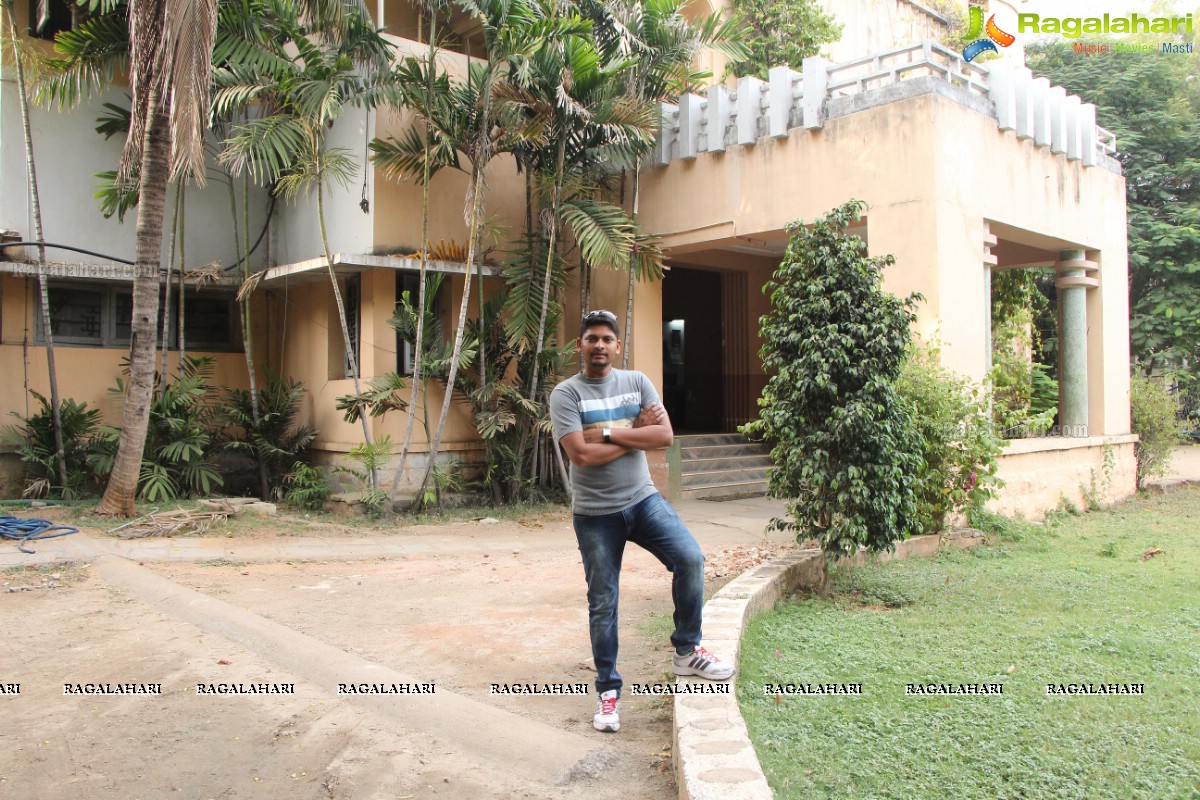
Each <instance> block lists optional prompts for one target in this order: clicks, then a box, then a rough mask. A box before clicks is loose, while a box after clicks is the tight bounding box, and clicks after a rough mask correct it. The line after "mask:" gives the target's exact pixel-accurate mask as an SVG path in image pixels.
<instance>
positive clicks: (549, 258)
mask: <svg viewBox="0 0 1200 800" xmlns="http://www.w3.org/2000/svg"><path fill="white" fill-rule="evenodd" d="M566 157H567V138H566V136H560V137H559V139H558V154H557V155H556V156H555V163H554V189H553V190H552V191H551V193H550V237H549V238H550V241H549V242H548V243H547V248H546V272H545V274H543V275H542V313H541V317H540V318H539V319H538V336H537V342H536V344H535V348H534V355H533V369H532V371H531V372H530V373H529V400H530V401H531V402H533V401H536V400H537V398H536V397H535V394H536V392H537V381H538V367H539V366H540V365H541V359H542V347H543V341H544V340H545V338H546V315H547V314H548V313H549V310H550V282H551V281H550V279H551V277H552V276H553V273H554V249H555V247H556V246H557V234H558V200H559V190H560V189H561V188H562V181H563V163H564V162H565V161H566ZM580 278H581V279H582V275H581V276H580Z"/></svg>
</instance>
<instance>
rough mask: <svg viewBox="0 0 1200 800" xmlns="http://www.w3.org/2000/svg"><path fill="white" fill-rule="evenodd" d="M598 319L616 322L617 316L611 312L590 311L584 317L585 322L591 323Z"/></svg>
mask: <svg viewBox="0 0 1200 800" xmlns="http://www.w3.org/2000/svg"><path fill="white" fill-rule="evenodd" d="M596 319H603V320H607V321H608V322H616V321H617V315H616V314H614V313H612V312H611V311H589V312H588V313H586V314H584V315H583V321H584V322H591V321H592V320H596Z"/></svg>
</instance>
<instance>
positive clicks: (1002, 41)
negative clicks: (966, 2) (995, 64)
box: [963, 6, 1017, 61]
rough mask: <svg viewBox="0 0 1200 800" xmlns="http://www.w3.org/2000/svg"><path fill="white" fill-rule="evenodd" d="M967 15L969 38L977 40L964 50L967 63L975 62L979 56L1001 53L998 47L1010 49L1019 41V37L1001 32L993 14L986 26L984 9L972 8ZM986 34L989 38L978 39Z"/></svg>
mask: <svg viewBox="0 0 1200 800" xmlns="http://www.w3.org/2000/svg"><path fill="white" fill-rule="evenodd" d="M967 13H968V15H969V17H968V26H967V38H968V39H975V41H973V42H971V43H970V44H969V45H967V46H966V47H964V48H963V58H965V59H966V60H967V61H974V60H975V59H976V58H977V57H978V56H979V55H981V54H982V53H987V52H989V51H990V52H992V53H999V52H1000V51H999V50H997V49H996V45H1000V46H1001V47H1008V46H1009V45H1010V44H1012V43H1013V42H1015V41H1016V40H1017V37H1015V36H1013V35H1012V34H1011V33H1008V32H1007V31H1002V30H1000V26H999V25H997V24H996V15H995V14H992V15H991V16H990V17H988V21H987V25H986V26H985V25H984V24H983V9H982V8H980V7H979V6H971V7H970V8H969V9H968V10H967ZM984 32H986V33H987V36H986V37H985V38H983V39H980V38H978V37H979V34H981V33H984Z"/></svg>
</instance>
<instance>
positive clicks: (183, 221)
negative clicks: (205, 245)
mask: <svg viewBox="0 0 1200 800" xmlns="http://www.w3.org/2000/svg"><path fill="white" fill-rule="evenodd" d="M186 232H187V193H186V192H185V193H183V194H181V195H179V370H180V371H181V372H182V371H183V360H184V358H186V357H187V336H186V335H185V334H184V323H185V322H186V321H187V314H186V313H184V307H185V304H186V293H185V291H184V290H185V288H186V286H187V252H186V245H187V239H186V237H185V236H184V234H185V233H186Z"/></svg>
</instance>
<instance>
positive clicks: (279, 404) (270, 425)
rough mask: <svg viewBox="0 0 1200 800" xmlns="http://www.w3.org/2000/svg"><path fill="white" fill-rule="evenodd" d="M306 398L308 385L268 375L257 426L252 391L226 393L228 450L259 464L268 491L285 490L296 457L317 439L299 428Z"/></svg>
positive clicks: (228, 390)
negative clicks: (297, 420)
mask: <svg viewBox="0 0 1200 800" xmlns="http://www.w3.org/2000/svg"><path fill="white" fill-rule="evenodd" d="M303 398H304V384H302V383H300V382H299V381H294V380H291V379H288V378H283V377H282V376H280V375H276V374H273V373H268V374H267V375H266V377H265V379H264V381H263V384H262V386H261V387H260V388H259V390H258V424H257V425H255V424H254V413H253V409H252V408H251V405H250V392H249V390H246V389H233V388H228V387H227V388H226V389H225V404H224V408H222V409H221V417H222V418H223V420H224V422H225V423H226V428H225V432H224V439H225V441H224V443H223V444H224V447H225V448H227V449H229V450H233V451H234V452H238V453H244V454H246V455H248V456H250V457H251V458H253V459H254V460H255V462H257V463H259V464H260V465H261V467H262V469H264V470H265V471H266V476H267V482H268V484H269V487H268V488H269V489H270V490H271V491H272V492H274V493H278V492H279V491H280V489H281V488H282V485H283V481H284V477H285V475H287V474H288V469H289V466H291V465H293V464H295V463H296V456H297V455H299V454H300V452H301V451H302V450H304V449H305V448H306V447H308V446H309V445H310V444H312V442H313V439H315V438H317V431H316V428H313V427H312V426H311V425H298V424H296V417H297V415H298V414H299V413H300V403H301V401H302V400H303ZM292 469H293V471H294V469H295V468H294V467H292ZM264 499H266V498H264Z"/></svg>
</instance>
